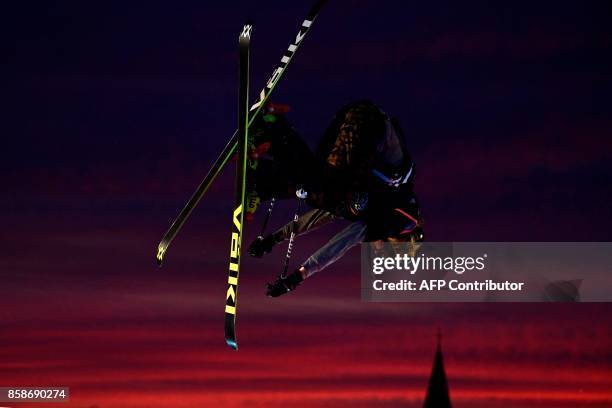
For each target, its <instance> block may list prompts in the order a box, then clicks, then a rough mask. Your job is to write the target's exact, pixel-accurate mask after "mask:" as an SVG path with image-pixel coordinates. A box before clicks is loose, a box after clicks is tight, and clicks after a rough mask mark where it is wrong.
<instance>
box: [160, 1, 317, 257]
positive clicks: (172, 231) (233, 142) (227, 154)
mask: <svg viewBox="0 0 612 408" xmlns="http://www.w3.org/2000/svg"><path fill="white" fill-rule="evenodd" d="M325 3H326V0H317V2H316V3H315V4H314V5H313V6H312V8H311V9H310V11H309V12H308V15H307V17H306V19H305V20H304V21H303V22H302V25H301V26H300V31H299V32H298V34H297V35H296V37H295V40H293V41H292V42H291V44H290V45H289V47H288V49H287V51H286V52H285V54H284V55H283V57H282V58H281V62H280V65H279V66H278V67H277V68H276V69H275V70H274V72H273V73H272V75H271V76H270V79H268V82H267V83H266V86H265V87H264V88H263V89H262V90H261V92H260V93H259V99H258V100H257V101H256V102H255V103H254V104H253V105H252V106H251V108H250V110H249V112H250V114H249V121H248V124H247V126H250V125H251V124H252V123H253V121H254V120H255V119H256V117H257V115H258V114H259V112H260V110H261V108H262V106H263V105H264V104H265V102H266V101H267V100H268V98H269V97H270V94H271V93H272V91H273V90H274V88H275V87H276V84H277V83H278V81H279V79H280V78H281V77H282V76H283V73H284V72H285V70H286V69H287V67H288V66H289V63H290V62H291V60H292V59H293V56H294V55H295V52H296V51H297V49H298V48H299V46H300V44H301V43H302V41H303V40H304V37H305V36H306V34H307V33H308V31H309V30H310V27H311V25H312V23H313V22H314V20H315V19H316V17H317V15H318V14H319V11H320V10H321V8H322V7H323V5H324V4H325ZM237 141H238V130H236V131H235V132H234V134H233V135H232V138H231V139H230V141H229V142H228V143H227V145H225V147H224V148H223V151H222V152H221V154H220V155H219V156H218V157H217V160H215V162H214V163H213V165H212V167H211V169H210V170H209V172H208V174H206V177H204V179H203V180H202V182H201V183H200V185H199V186H198V188H197V189H196V191H195V192H194V193H193V195H192V196H191V198H190V199H189V201H188V202H187V204H186V205H185V207H184V208H183V209H182V210H181V212H180V214H179V215H178V217H177V218H176V219H175V220H174V222H173V223H172V224H171V225H170V228H169V229H168V231H166V233H165V234H164V236H163V237H162V240H161V241H160V243H159V245H158V246H157V256H156V259H157V264H158V265H159V266H161V265H162V263H163V261H164V255H165V254H166V251H167V250H168V246H169V245H170V243H171V242H172V240H173V239H174V238H175V237H176V235H177V234H178V232H179V231H180V229H181V227H182V226H183V224H185V221H187V218H189V215H190V214H191V212H192V211H193V209H194V208H195V207H196V206H197V205H198V203H199V202H200V200H201V199H202V197H203V196H204V194H205V193H206V191H207V190H208V188H209V187H210V185H211V184H212V182H213V181H214V180H215V178H216V177H217V175H218V174H219V173H220V172H221V170H222V169H223V167H224V166H225V165H226V164H227V162H228V161H229V160H230V158H231V157H232V156H233V155H234V153H236V149H237Z"/></svg>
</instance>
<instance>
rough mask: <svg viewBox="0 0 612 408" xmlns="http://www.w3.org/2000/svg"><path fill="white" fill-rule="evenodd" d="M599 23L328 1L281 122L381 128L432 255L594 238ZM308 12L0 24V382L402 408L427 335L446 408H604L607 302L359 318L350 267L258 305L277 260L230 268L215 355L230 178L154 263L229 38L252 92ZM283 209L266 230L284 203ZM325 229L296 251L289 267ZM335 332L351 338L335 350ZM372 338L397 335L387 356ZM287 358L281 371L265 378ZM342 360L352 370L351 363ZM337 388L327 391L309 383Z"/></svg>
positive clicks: (204, 147) (601, 47) (284, 216)
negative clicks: (237, 274) (439, 337)
mask: <svg viewBox="0 0 612 408" xmlns="http://www.w3.org/2000/svg"><path fill="white" fill-rule="evenodd" d="M606 6H607V5H606V2H588V3H585V2H579V1H572V2H558V1H555V2H553V1H550V2H549V1H542V2H535V3H534V2H513V3H512V4H507V5H497V4H491V3H489V4H487V3H485V2H469V3H461V4H460V3H456V2H441V3H440V2H438V3H435V4H427V3H409V2H391V1H389V2H380V1H378V2H374V1H357V2H348V1H345V2H341V1H333V2H332V3H331V4H329V5H328V6H327V7H326V9H324V11H323V12H322V14H321V16H320V17H319V19H318V20H317V21H316V23H315V24H314V25H313V29H312V31H311V33H310V34H309V36H308V38H307V39H306V40H305V42H304V44H303V48H301V49H300V50H299V52H298V54H297V55H296V57H295V60H294V62H293V63H292V65H291V66H290V67H289V69H288V71H287V73H286V76H285V77H283V78H282V80H281V82H280V83H279V86H278V88H277V91H275V94H274V98H273V99H275V100H276V101H278V102H282V103H288V104H290V105H291V108H292V111H291V112H290V116H289V118H290V120H291V121H292V122H293V123H294V124H295V126H296V127H297V128H298V129H299V130H300V131H301V132H302V134H303V135H304V137H305V139H306V140H307V142H308V143H309V145H310V146H312V147H314V146H316V143H317V141H318V139H319V137H320V135H321V134H322V132H323V131H324V129H325V127H326V126H327V124H328V121H329V119H330V118H331V116H332V115H333V113H334V112H335V110H336V109H338V108H339V107H340V106H342V105H343V104H345V103H347V102H349V101H351V100H355V99H360V98H369V99H372V100H373V101H375V102H377V103H378V104H379V105H381V106H382V107H383V108H384V109H386V110H387V111H389V112H391V113H393V114H394V115H396V116H397V117H398V118H399V120H400V122H401V124H402V125H403V128H404V130H405V133H406V135H407V138H408V143H409V146H410V148H411V150H412V152H413V156H414V158H415V160H416V162H417V172H418V173H417V182H416V183H417V185H416V191H417V193H418V194H419V197H420V199H421V201H422V207H423V213H424V216H425V219H426V231H427V234H428V239H429V240H432V241H452V240H471V241H485V240H492V241H610V240H612V232H611V231H612V228H611V227H612V217H611V215H610V214H611V212H610V205H611V203H612V188H611V185H612V184H611V183H610V180H611V178H612V166H611V164H610V163H612V161H611V159H612V149H611V147H612V141H611V140H612V139H611V136H612V119H611V118H612V116H611V113H612V112H611V111H612V109H611V102H610V101H611V97H612V92H611V91H612V57H611V55H612V54H611V53H610V49H611V48H612V32H611V30H610V28H609V27H610V24H609V15H610V14H609V11H608V9H607V7H606ZM12 7H16V6H14V5H13V6H12ZM308 7H309V4H308V2H275V1H271V2H265V3H264V4H262V3H256V2H248V3H245V2H237V3H235V4H234V5H232V6H229V5H224V4H223V3H221V2H216V3H215V5H214V6H213V5H211V4H207V3H206V2H181V3H180V4H174V3H173V4H170V3H169V2H166V3H157V4H151V3H147V4H144V3H143V4H140V5H137V4H130V5H125V4H121V3H119V2H116V3H110V4H109V3H104V4H100V5H98V4H93V3H86V2H45V3H42V4H39V5H36V6H32V5H28V6H27V7H26V6H25V5H24V6H23V7H22V8H19V9H6V10H4V11H3V13H0V14H2V17H0V19H2V26H3V28H4V30H5V31H6V32H7V34H6V35H4V38H3V39H4V40H5V41H4V44H3V45H2V55H3V64H2V71H3V73H2V75H1V76H0V81H1V82H2V92H1V93H0V103H1V104H2V106H3V109H2V111H3V112H4V115H3V118H2V120H1V121H0V134H1V135H2V145H3V147H2V153H3V154H2V161H1V162H0V170H1V172H0V174H2V176H0V177H1V180H2V185H3V188H2V190H1V191H2V193H1V194H0V210H1V211H0V222H1V223H2V226H3V233H2V234H1V235H0V236H1V237H2V238H0V239H1V245H0V257H1V259H2V264H3V267H2V268H0V278H1V279H2V282H3V284H2V286H0V295H1V297H0V299H1V300H0V318H1V319H2V322H3V324H2V327H0V331H2V332H4V333H3V335H2V336H1V337H0V346H1V347H0V350H2V351H0V353H2V354H0V357H1V358H2V360H3V361H5V362H6V365H4V368H2V369H0V386H2V384H8V383H10V381H11V380H13V381H17V382H19V384H21V385H26V384H30V385H45V384H46V383H47V382H49V381H50V382H53V379H54V378H57V379H59V380H62V381H66V382H67V383H68V384H67V385H71V384H72V385H73V387H76V390H77V392H78V391H79V390H80V392H81V394H80V396H79V397H76V399H75V401H76V402H74V406H79V407H80V406H83V407H90V406H94V405H95V404H98V405H99V406H100V408H102V407H104V408H106V407H110V406H113V407H114V406H117V407H120V406H128V405H127V403H125V404H123V405H122V404H121V402H120V401H121V400H122V398H124V401H127V400H129V401H131V402H130V404H132V405H129V406H138V404H137V399H138V398H143V395H144V394H145V393H144V391H143V390H148V389H152V388H153V387H155V386H157V387H159V389H160V390H161V391H160V393H159V394H158V395H157V397H158V401H159V403H160V404H161V403H162V402H163V404H171V405H172V404H174V406H188V405H187V403H185V404H186V405H178V399H177V398H178V397H176V395H175V394H174V392H175V391H176V388H175V387H177V384H184V387H186V389H188V390H189V392H190V393H193V397H192V399H191V400H189V401H191V402H190V403H193V404H200V405H202V404H205V403H210V404H212V403H223V401H225V403H227V401H226V400H224V398H226V394H224V393H225V392H226V391H227V389H228V387H229V386H228V383H225V382H223V381H224V380H220V381H221V382H217V383H215V382H214V381H212V379H213V378H216V377H218V376H221V378H225V377H223V376H224V375H227V372H226V371H225V368H223V366H224V365H226V364H227V363H228V362H231V363H232V364H237V365H239V366H240V370H243V373H244V377H243V380H244V381H243V382H241V383H240V385H239V386H238V389H239V394H240V397H239V398H237V399H236V400H234V401H233V404H234V405H236V406H239V405H242V404H247V403H248V401H250V398H254V399H260V400H262V401H268V403H270V404H272V402H274V401H276V402H277V403H279V404H280V403H282V402H283V401H287V400H291V398H302V397H304V396H308V395H309V396H311V397H312V398H314V399H313V401H312V402H313V404H314V403H315V402H317V403H321V404H325V403H326V402H325V401H329V399H331V400H333V401H335V402H337V405H338V406H346V405H350V404H356V405H352V406H358V405H357V404H365V405H368V404H370V405H371V404H372V398H374V397H376V398H378V397H380V396H381V395H382V397H380V398H382V400H376V401H378V403H380V404H379V405H384V404H387V403H388V404H387V405H389V406H395V405H394V404H396V405H397V404H400V403H401V404H404V403H406V404H408V403H411V404H413V405H414V406H419V401H421V400H422V392H423V390H424V387H425V384H426V380H427V375H428V371H429V369H430V364H431V361H432V359H433V350H434V344H433V339H434V334H435V331H436V328H437V327H439V326H440V327H442V329H443V330H444V331H445V333H446V334H445V338H446V340H445V353H446V356H447V362H448V364H447V366H448V373H449V384H450V387H451V393H453V392H454V393H455V395H456V397H457V398H456V400H457V404H456V406H458V407H461V406H492V405H491V404H492V402H491V401H497V402H496V403H498V404H499V405H498V406H504V407H507V406H521V407H524V406H574V407H575V406H591V407H593V406H607V404H609V403H610V401H612V396H611V395H610V394H609V390H610V389H612V387H611V386H610V382H609V378H612V376H611V375H610V369H609V367H610V362H612V356H611V351H612V349H611V348H610V342H609V339H610V335H611V333H610V327H611V326H612V324H611V323H612V322H611V320H610V317H609V316H611V315H612V313H611V312H612V307H610V306H609V305H607V304H599V305H577V306H576V305H540V306H541V307H540V306H538V307H536V306H533V307H531V306H529V305H478V304H475V305H461V306H456V305H427V306H419V305H412V304H404V305H371V304H363V303H360V300H359V274H358V252H357V251H355V252H351V253H349V255H348V256H347V257H346V259H344V260H342V262H340V264H339V265H337V266H336V267H334V268H332V269H330V270H328V271H325V272H324V273H322V274H321V275H319V276H316V277H315V278H314V279H312V281H308V282H307V283H306V284H305V285H304V287H303V288H300V290H299V292H296V293H295V294H291V296H290V297H288V298H286V299H282V300H280V301H279V302H276V303H274V302H272V301H270V300H268V299H265V298H264V297H263V284H264V282H265V281H267V280H269V279H271V278H273V277H274V276H275V275H276V274H277V273H278V269H279V268H280V259H281V252H282V251H275V252H273V253H272V254H271V256H270V257H269V258H268V259H266V260H264V261H261V262H255V261H253V260H251V259H248V260H245V262H244V265H243V273H242V274H241V280H242V281H241V289H240V291H241V292H240V301H241V302H242V303H241V304H240V306H241V309H240V314H239V323H238V324H239V327H238V333H239V336H240V339H241V342H243V345H244V346H243V345H242V344H241V347H244V349H245V350H241V351H240V352H239V353H243V354H238V356H244V357H236V355H233V354H229V353H228V352H226V350H225V347H226V346H225V345H224V344H223V339H222V333H221V332H222V323H221V319H222V317H221V315H222V303H223V296H224V291H225V280H226V272H225V266H226V263H227V256H226V255H227V245H228V244H229V230H230V220H231V212H230V207H231V203H232V196H231V194H232V177H233V169H230V168H228V169H226V171H225V172H224V173H223V174H222V175H221V176H220V177H219V179H218V180H217V182H216V183H215V184H214V185H213V186H212V188H211V190H210V191H209V194H208V195H207V197H206V199H205V200H204V201H203V202H202V203H201V204H200V206H199V207H198V209H197V210H196V211H195V212H194V214H193V216H192V218H191V219H190V221H189V223H188V224H187V225H186V226H185V228H184V230H183V231H182V233H181V235H180V236H179V237H178V238H177V239H176V240H175V242H174V243H173V246H172V247H171V248H170V250H169V251H168V254H167V265H166V267H165V268H164V269H162V270H158V269H157V268H156V267H155V266H154V255H155V253H156V246H157V243H158V241H159V238H160V237H161V236H162V234H163V233H164V232H165V230H166V228H167V227H168V226H169V223H170V221H171V220H172V219H173V218H174V217H175V216H176V214H177V213H178V211H179V210H180V208H181V207H182V205H183V204H184V202H185V201H186V200H187V198H188V197H189V195H190V194H191V193H192V192H193V190H194V189H195V187H196V186H197V184H198V183H199V181H200V180H201V178H202V177H203V176H204V174H205V173H206V171H207V170H208V168H209V166H210V164H211V162H212V161H213V160H214V158H215V156H216V155H217V154H218V153H219V152H220V150H221V148H222V147H223V146H224V145H225V143H226V142H227V140H228V138H229V136H230V135H231V134H232V132H233V131H234V129H235V127H236V95H237V76H238V72H237V71H238V70H237V65H238V64H237V62H238V60H237V36H238V33H239V31H240V28H241V25H242V23H243V21H244V20H245V19H246V18H248V17H250V18H254V19H255V20H256V26H255V30H254V33H253V42H252V62H251V63H252V69H253V71H252V76H251V78H252V81H251V83H252V84H253V88H252V89H251V91H252V93H255V92H258V91H259V88H260V87H261V86H262V85H263V84H264V82H265V80H267V77H268V76H269V74H270V73H271V70H272V68H273V67H274V66H275V65H276V64H277V63H278V61H279V59H280V56H281V55H282V54H283V52H284V50H285V49H286V47H287V45H288V42H289V40H290V39H291V38H292V36H294V35H295V32H296V29H297V26H298V24H299V22H300V21H301V19H302V18H303V17H304V16H305V13H306V11H307V9H308ZM279 207H280V209H279V211H278V212H277V213H276V214H275V217H274V220H273V223H274V225H279V224H281V223H283V222H286V221H288V220H289V217H290V213H291V212H292V211H293V207H294V203H283V204H281V205H280V206H279ZM260 222H261V219H257V220H256V221H255V228H252V229H251V230H250V231H247V237H246V238H247V242H248V241H249V240H250V239H252V238H253V236H254V235H255V230H256V229H258V228H259V225H260V224H259V223H260ZM334 229H335V228H334V227H330V228H328V229H325V230H322V231H321V232H318V233H316V234H315V235H314V236H313V237H312V238H309V239H300V240H298V242H297V252H296V255H295V259H296V262H299V260H300V259H301V258H303V257H304V256H307V255H308V253H309V252H311V251H312V250H314V249H316V248H317V246H318V245H320V244H321V243H323V242H324V241H325V239H326V238H327V237H329V235H330V234H332V233H333V231H334ZM413 318H414V319H413ZM398 322H400V323H401V326H400V325H398ZM330 327H332V328H333V330H332V331H329V330H331V329H330ZM5 330H6V331H5ZM322 333H323V334H322ZM334 333H335V334H337V336H336V338H341V337H342V336H343V335H344V334H345V335H346V336H345V341H344V343H342V342H338V343H337V344H336V345H337V347H336V348H334V347H333V346H332V344H331V343H330V342H333V341H334V340H333V336H332V334H334ZM385 333H393V334H395V335H397V336H400V337H401V339H402V344H401V345H399V346H397V347H399V348H398V350H399V351H397V353H396V352H395V351H394V350H395V348H394V347H395V345H394V344H393V341H392V340H391V339H389V338H386V337H384V335H385ZM383 337H384V339H383V340H381V338H383ZM295 347H297V348H298V349H299V350H300V352H299V355H298V356H296V357H295V358H294V359H293V360H291V359H290V360H289V363H287V364H288V366H285V367H283V369H282V370H281V371H280V372H278V373H276V374H275V375H271V374H270V372H274V370H275V369H277V366H278V365H281V364H284V363H283V361H287V360H286V358H285V357H286V356H287V355H291V352H292V350H293V349H294V348H295ZM338 348H341V350H340V351H338V352H336V351H334V350H338ZM164 353H167V354H164ZM363 354H367V355H369V356H370V359H369V360H365V361H359V362H355V361H356V358H357V357H356V356H362V355H363ZM164 355H165V356H166V357H167V358H166V359H165V360H164V358H165V357H164ZM245 355H246V356H245ZM152 356H154V357H152ZM147 359H149V360H147ZM125 361H128V363H127V364H128V365H129V366H130V367H135V368H133V371H129V370H128V371H129V372H128V371H126V369H125V364H122V362H125ZM146 361H148V363H147V362H146ZM189 361H191V365H189V367H187V368H185V369H181V367H184V366H185V365H186V364H187V362H189ZM474 361H476V363H474V364H475V365H474V366H472V363H473V362H474ZM353 362H354V365H353V366H351V364H353ZM399 362H401V364H400V365H399V366H398V365H396V364H399ZM558 366H559V367H561V369H560V370H556V368H557V367H558ZM333 367H345V368H346V371H342V370H341V369H339V371H337V372H334V373H333V375H332V378H333V381H332V382H331V383H329V384H328V386H325V384H326V381H327V380H328V379H329V371H328V370H331V369H333ZM351 368H353V369H354V371H356V372H357V373H358V374H355V375H352V374H351ZM553 371H554V375H553V374H551V372H553ZM291 373H294V374H295V375H298V374H300V375H302V376H301V377H299V375H298V377H299V378H298V379H299V381H298V383H299V386H297V385H296V387H297V388H298V390H300V391H299V392H298V394H296V395H297V397H296V395H293V394H282V395H276V394H274V392H273V391H274V389H275V388H274V387H275V384H277V382H278V381H280V379H279V378H277V376H280V375H281V374H284V375H289V374H291ZM365 373H369V374H367V375H366V374H365ZM523 374H524V375H523ZM121 375H124V377H121ZM117 378H118V380H117ZM59 380H58V381H59ZM136 380H138V381H141V382H138V384H137V385H135V386H134V388H130V389H129V390H128V391H129V392H127V391H126V390H125V389H123V388H122V385H121V383H122V382H123V383H125V382H126V381H127V382H128V383H129V382H130V381H136ZM250 382H253V383H254V384H257V385H258V387H257V388H254V387H253V386H252V385H249V383H250ZM366 383H367V384H368V385H367V386H366V385H365V384H366ZM309 384H311V386H310V385H309ZM105 387H107V388H105ZM309 387H310V388H309ZM105 389H108V390H110V391H109V393H107V394H108V395H106V396H105V395H103V394H101V391H100V390H105ZM201 389H207V390H209V391H208V392H209V394H207V395H209V396H210V399H201V398H204V397H203V396H202V395H200V394H198V390H201ZM122 390H123V391H126V392H127V393H128V394H129V395H123V394H121V392H122ZM210 390H213V391H215V390H216V391H218V392H217V393H215V392H213V391H210ZM308 390H310V394H309V393H308ZM313 390H324V391H325V392H322V394H321V395H318V394H316V393H314V391H313ZM381 390H382V391H381ZM258 392H260V394H258ZM300 392H302V394H300ZM300 396H301V397H300ZM206 398H208V397H206ZM315 400H316V401H315ZM321 401H322V402H321ZM517 401H518V402H517ZM148 404H149V405H147V406H154V404H153V403H151V402H149V403H148ZM479 404H480V405H479ZM538 404H540V405H538ZM563 404H565V405H563ZM408 406H409V405H408Z"/></svg>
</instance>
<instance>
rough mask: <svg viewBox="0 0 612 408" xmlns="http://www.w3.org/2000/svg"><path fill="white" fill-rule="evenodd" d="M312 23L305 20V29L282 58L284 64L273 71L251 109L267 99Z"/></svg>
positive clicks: (303, 24) (303, 25)
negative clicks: (268, 93) (267, 94)
mask: <svg viewBox="0 0 612 408" xmlns="http://www.w3.org/2000/svg"><path fill="white" fill-rule="evenodd" d="M311 24H312V21H311V20H304V22H303V23H302V27H303V28H304V30H300V32H299V33H298V34H297V36H296V37H295V41H294V42H293V44H291V45H290V46H289V48H288V49H287V51H288V54H285V55H283V58H281V64H282V65H281V66H279V67H278V68H276V69H275V70H274V72H273V73H272V76H271V77H270V79H268V83H267V84H266V87H265V88H264V89H262V90H261V92H260V93H259V101H257V102H255V103H254V104H253V106H251V109H250V110H255V109H257V108H259V107H260V106H261V104H262V103H263V101H264V100H265V99H266V93H267V90H268V89H272V88H273V87H274V85H275V84H276V81H278V78H280V75H281V74H282V73H283V71H284V70H285V68H287V63H289V61H290V60H291V57H292V56H293V53H294V52H295V50H297V47H298V45H299V44H300V42H302V40H303V39H304V36H305V35H306V32H307V31H308V29H309V28H310V25H311Z"/></svg>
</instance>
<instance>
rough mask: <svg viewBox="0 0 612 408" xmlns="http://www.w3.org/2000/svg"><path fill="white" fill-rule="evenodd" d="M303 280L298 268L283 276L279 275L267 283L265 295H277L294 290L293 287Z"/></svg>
mask: <svg viewBox="0 0 612 408" xmlns="http://www.w3.org/2000/svg"><path fill="white" fill-rule="evenodd" d="M303 281H304V277H303V276H302V272H300V270H299V269H298V270H296V271H295V272H293V273H292V274H291V275H289V276H287V277H285V278H283V277H282V276H279V277H278V278H276V280H275V281H274V282H273V283H268V287H267V289H266V296H268V297H279V296H281V295H284V294H285V293H288V292H291V291H292V290H295V288H297V287H298V286H299V285H300V283H302V282H303Z"/></svg>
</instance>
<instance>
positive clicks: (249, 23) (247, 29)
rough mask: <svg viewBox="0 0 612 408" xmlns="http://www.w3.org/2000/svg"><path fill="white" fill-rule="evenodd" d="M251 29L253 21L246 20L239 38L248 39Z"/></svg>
mask: <svg viewBox="0 0 612 408" xmlns="http://www.w3.org/2000/svg"><path fill="white" fill-rule="evenodd" d="M252 31H253V22H252V21H251V20H248V21H247V22H246V23H244V25H243V26H242V32H241V33H240V40H246V41H250V40H251V32H252Z"/></svg>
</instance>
